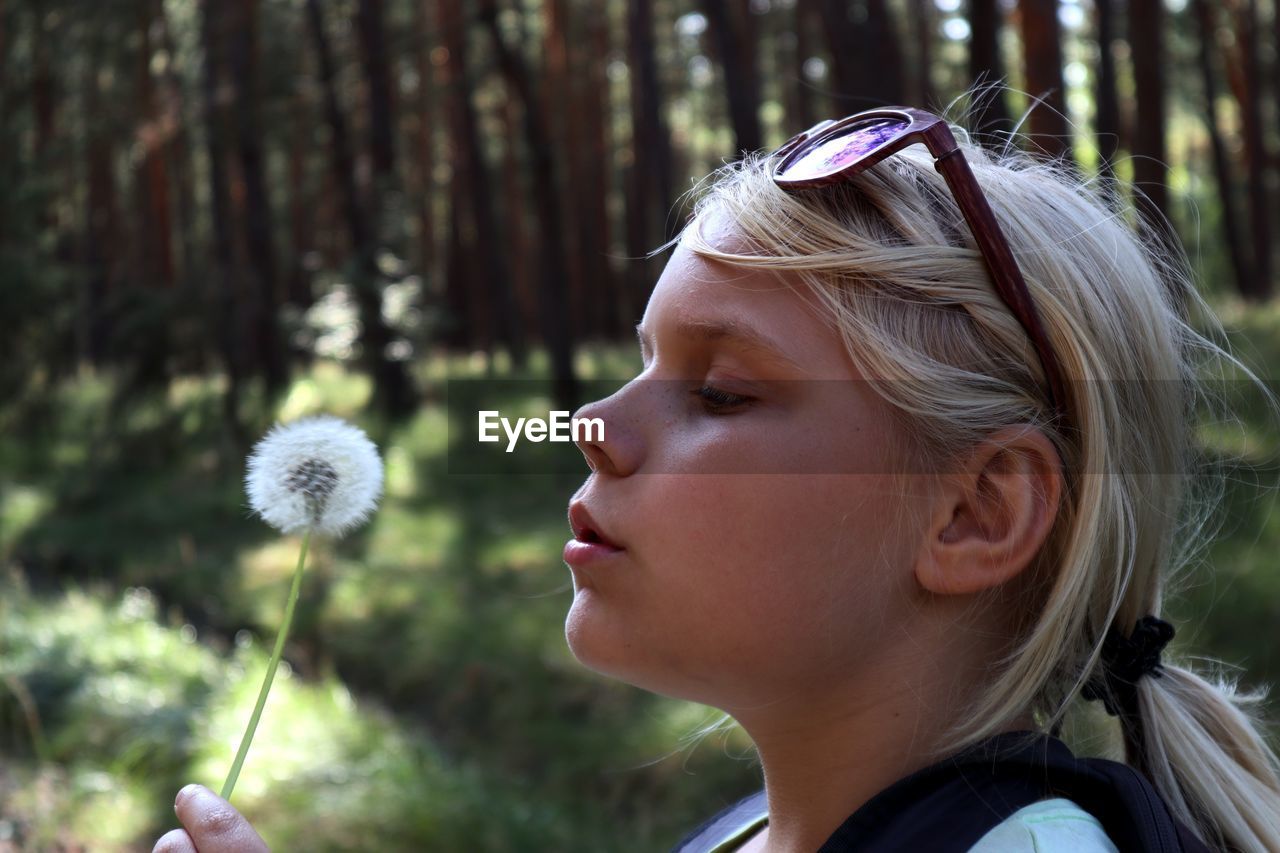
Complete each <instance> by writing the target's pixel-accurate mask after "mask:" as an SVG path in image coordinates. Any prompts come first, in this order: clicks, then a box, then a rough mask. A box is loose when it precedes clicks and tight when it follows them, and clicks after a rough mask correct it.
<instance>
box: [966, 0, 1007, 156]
mask: <svg viewBox="0 0 1280 853" xmlns="http://www.w3.org/2000/svg"><path fill="white" fill-rule="evenodd" d="M1003 25H1004V13H1003V12H1001V10H1000V4H999V2H997V0H970V2H969V26H970V32H971V35H970V37H969V81H970V85H977V86H979V87H985V86H991V87H995V86H996V85H999V84H1000V83H1001V81H1004V80H1005V68H1004V56H1003V54H1001V52H1000V30H1001V29H1003ZM969 115H970V118H969V126H970V129H971V130H972V131H973V132H974V133H975V134H978V135H981V136H984V137H989V138H992V139H994V136H995V134H1004V135H1006V136H1007V135H1008V134H1009V133H1011V132H1012V130H1013V120H1012V118H1011V117H1010V115H1009V106H1008V104H1006V103H1005V98H1004V94H1003V92H1001V91H998V90H996V89H995V88H992V89H990V90H983V91H980V92H978V93H976V94H975V95H974V98H973V102H972V103H971V104H970V105H969Z"/></svg>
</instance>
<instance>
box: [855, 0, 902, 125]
mask: <svg viewBox="0 0 1280 853" xmlns="http://www.w3.org/2000/svg"><path fill="white" fill-rule="evenodd" d="M866 9H867V20H866V24H865V25H864V26H865V32H864V34H863V39H862V41H863V44H865V45H866V46H867V48H868V56H869V57H870V60H871V67H870V68H868V69H867V70H868V72H869V73H868V75H867V76H868V79H869V80H873V81H875V85H874V88H873V89H872V90H871V91H872V94H873V95H874V96H875V97H876V98H877V99H878V100H879V101H880V103H882V104H885V105H893V104H900V103H902V102H903V99H904V98H905V97H906V87H905V86H904V85H903V82H902V69H903V66H904V63H903V61H902V56H903V54H902V45H901V42H900V40H899V38H898V27H897V25H896V24H895V23H894V21H893V13H892V12H890V11H889V6H888V4H887V3H886V2H885V0H866Z"/></svg>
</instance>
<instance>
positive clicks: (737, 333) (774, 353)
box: [636, 320, 804, 371]
mask: <svg viewBox="0 0 1280 853" xmlns="http://www.w3.org/2000/svg"><path fill="white" fill-rule="evenodd" d="M675 330H676V334H677V335H678V336H680V337H685V338H691V339H693V340H695V341H700V342H702V343H726V344H729V345H730V346H735V347H737V348H738V349H740V350H743V351H745V352H750V353H753V354H755V355H757V356H760V357H761V358H764V359H766V360H768V361H772V362H775V363H777V364H781V365H784V366H787V367H790V368H792V369H795V370H801V371H803V370H804V367H803V366H802V365H801V364H800V363H799V362H797V361H796V360H795V359H793V358H791V357H790V356H788V355H786V354H784V353H783V351H782V348H781V347H780V346H778V345H777V344H776V343H774V342H773V341H771V340H769V338H767V337H765V336H764V335H762V334H760V333H759V332H757V331H756V330H755V329H753V328H751V327H750V326H748V325H746V324H744V323H741V322H738V321H737V320H679V321H677V322H676V329H675ZM648 337H649V335H648V332H647V331H646V330H645V328H644V324H643V323H637V324H636V338H637V339H639V341H640V347H641V349H643V348H644V346H645V344H646V343H647V341H648ZM651 349H652V348H651Z"/></svg>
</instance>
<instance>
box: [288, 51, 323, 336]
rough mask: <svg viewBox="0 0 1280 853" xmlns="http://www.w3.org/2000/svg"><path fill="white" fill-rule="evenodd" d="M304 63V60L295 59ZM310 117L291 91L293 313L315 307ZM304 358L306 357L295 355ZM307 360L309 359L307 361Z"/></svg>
mask: <svg viewBox="0 0 1280 853" xmlns="http://www.w3.org/2000/svg"><path fill="white" fill-rule="evenodd" d="M299 59H300V61H305V58H304V57H299ZM313 122H314V117H313V116H312V114H311V110H310V109H309V104H308V99H307V96H306V89H305V88H304V87H302V86H297V87H295V88H294V92H293V97H292V98H290V99H289V125H290V128H289V135H290V139H291V142H290V145H289V154H288V156H289V256H290V257H289V282H288V296H287V298H288V301H289V302H290V303H292V305H293V307H294V309H295V310H297V311H298V312H300V313H301V312H305V311H307V309H309V308H310V307H311V306H312V305H314V304H315V295H314V294H313V293H312V290H311V270H312V265H311V263H310V260H309V257H310V255H311V253H312V250H313V249H314V248H315V230H316V224H317V217H316V215H315V212H314V210H313V206H314V200H313V199H312V197H311V194H310V193H309V191H308V188H307V174H308V170H307V152H309V151H310V150H311V139H312V133H313V128H314V124H313ZM297 355H299V356H304V357H306V354H303V353H298V354H297ZM307 360H308V361H309V360H310V359H309V357H308V358H307Z"/></svg>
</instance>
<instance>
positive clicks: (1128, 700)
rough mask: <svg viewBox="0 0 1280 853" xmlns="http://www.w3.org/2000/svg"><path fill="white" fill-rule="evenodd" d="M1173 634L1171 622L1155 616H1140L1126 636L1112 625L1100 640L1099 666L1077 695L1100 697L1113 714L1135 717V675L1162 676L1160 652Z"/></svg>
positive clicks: (1136, 696)
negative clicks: (1100, 668) (1100, 659)
mask: <svg viewBox="0 0 1280 853" xmlns="http://www.w3.org/2000/svg"><path fill="white" fill-rule="evenodd" d="M1173 634H1174V631H1173V626H1172V625H1170V624H1169V623H1168V622H1165V621H1164V620H1162V619H1157V618H1156V617H1155V616H1143V617H1142V618H1141V619H1139V620H1138V622H1137V624H1136V625H1134V627H1133V633H1132V634H1131V635H1130V636H1129V637H1128V638H1125V637H1124V636H1122V635H1121V634H1120V632H1119V631H1117V630H1116V628H1115V626H1114V625H1113V626H1111V628H1109V629H1108V630H1107V636H1106V639H1105V640H1103V642H1102V670H1101V672H1099V673H1096V674H1095V675H1094V676H1093V677H1092V678H1090V679H1089V681H1088V682H1087V683H1086V684H1085V686H1084V689H1083V690H1081V691H1080V695H1081V696H1083V697H1084V698H1085V699H1087V700H1092V699H1101V700H1102V702H1103V704H1104V705H1105V706H1106V709H1107V713H1108V714H1110V715H1111V716H1113V717H1119V716H1122V715H1124V716H1128V717H1136V716H1137V714H1138V679H1140V678H1142V676H1144V675H1152V676H1155V677H1156V678H1159V677H1160V676H1161V674H1162V667H1161V665H1160V652H1161V650H1163V649H1164V647H1165V646H1166V645H1167V644H1168V643H1169V641H1170V640H1172V639H1173Z"/></svg>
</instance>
